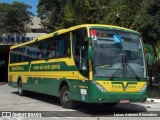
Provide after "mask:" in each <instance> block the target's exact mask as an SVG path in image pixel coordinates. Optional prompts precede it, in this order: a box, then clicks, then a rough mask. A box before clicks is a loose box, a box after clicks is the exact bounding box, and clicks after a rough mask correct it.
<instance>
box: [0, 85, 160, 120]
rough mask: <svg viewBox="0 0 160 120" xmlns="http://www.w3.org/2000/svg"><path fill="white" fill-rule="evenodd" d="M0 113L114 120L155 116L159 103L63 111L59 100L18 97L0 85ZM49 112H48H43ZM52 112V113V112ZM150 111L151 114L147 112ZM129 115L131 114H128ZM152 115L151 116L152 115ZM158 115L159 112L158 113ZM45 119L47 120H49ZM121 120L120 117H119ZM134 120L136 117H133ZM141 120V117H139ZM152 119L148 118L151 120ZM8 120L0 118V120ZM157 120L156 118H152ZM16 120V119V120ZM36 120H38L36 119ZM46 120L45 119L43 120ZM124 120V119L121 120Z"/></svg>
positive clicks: (14, 90) (11, 90)
mask: <svg viewBox="0 0 160 120" xmlns="http://www.w3.org/2000/svg"><path fill="white" fill-rule="evenodd" d="M0 111H19V112H25V111H44V112H42V115H43V116H46V117H47V116H51V118H54V119H60V118H62V117H64V118H65V119H67V120H68V119H69V118H70V119H75V118H76V119H81V118H83V117H87V119H88V120H89V119H95V120H99V119H102V120H103V119H106V117H109V118H108V119H111V116H112V117H113V116H115V117H113V118H114V119H116V118H117V117H116V116H123V115H128V116H129V115H134V116H136V115H140V113H141V114H150V113H153V114H157V112H154V111H160V103H155V102H147V103H126V104H118V105H116V106H115V107H113V108H108V107H103V106H101V105H93V104H85V103H81V104H80V107H79V108H78V109H76V110H75V109H74V110H73V109H65V108H63V107H62V106H61V105H60V102H59V99H58V98H56V97H53V96H48V95H43V94H36V93H30V94H28V95H26V96H23V97H21V96H19V95H18V93H17V89H15V88H11V87H9V86H8V85H7V84H4V85H0ZM45 111H50V112H45ZM53 111H54V112H53ZM149 111H151V112H149ZM129 113H131V114H129ZM153 114H152V115H153ZM158 114H160V112H158ZM51 118H49V117H48V118H47V119H51ZM64 118H63V119H64ZM121 118H122V117H121ZM134 118H136V117H134ZM141 118H142V117H141ZM151 118H152V117H148V119H151ZM1 119H3V120H8V119H6V118H0V120H1ZM35 119H36V118H35ZM154 119H157V117H154ZM16 120H17V119H16ZM37 120H39V119H38V118H37ZM45 120H46V119H45ZM123 120H125V119H123ZM145 120H146V119H145Z"/></svg>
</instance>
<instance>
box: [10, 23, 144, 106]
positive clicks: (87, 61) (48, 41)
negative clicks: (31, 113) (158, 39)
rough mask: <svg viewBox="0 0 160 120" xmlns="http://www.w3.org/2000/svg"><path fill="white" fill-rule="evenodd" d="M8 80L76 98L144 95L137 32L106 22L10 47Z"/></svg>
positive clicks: (137, 98) (21, 88) (68, 101)
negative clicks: (105, 23) (106, 23)
mask: <svg viewBox="0 0 160 120" xmlns="http://www.w3.org/2000/svg"><path fill="white" fill-rule="evenodd" d="M9 58H10V59H9V68H8V72H9V73H8V84H9V86H12V87H16V88H18V93H19V95H23V93H24V92H25V91H32V92H37V93H42V94H47V95H52V96H57V97H59V98H60V101H61V104H62V106H63V107H66V108H73V107H74V106H75V102H76V101H81V102H87V103H102V104H104V105H106V104H110V105H115V104H116V103H123V102H141V101H145V100H146V99H147V79H146V76H147V75H146V63H145V57H144V48H143V42H142V38H141V35H140V33H139V32H137V31H134V30H130V29H126V28H122V27H118V26H110V25H101V24H84V25H78V26H74V27H71V28H68V29H62V30H59V31H56V32H53V33H51V34H47V35H45V36H42V37H39V38H37V39H35V40H31V41H29V42H26V43H22V44H19V45H15V46H12V47H11V48H10V57H9Z"/></svg>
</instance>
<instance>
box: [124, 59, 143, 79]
mask: <svg viewBox="0 0 160 120" xmlns="http://www.w3.org/2000/svg"><path fill="white" fill-rule="evenodd" d="M126 65H127V66H128V68H129V69H130V70H131V71H132V73H133V74H134V75H135V76H136V77H135V78H136V79H137V80H138V81H140V78H139V76H138V75H137V74H136V73H135V71H134V70H133V69H132V67H131V66H130V65H129V64H128V63H127V60H126Z"/></svg>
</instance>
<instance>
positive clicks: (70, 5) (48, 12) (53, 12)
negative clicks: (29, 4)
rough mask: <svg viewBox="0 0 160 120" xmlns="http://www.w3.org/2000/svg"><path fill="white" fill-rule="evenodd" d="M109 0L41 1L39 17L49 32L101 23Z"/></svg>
mask: <svg viewBox="0 0 160 120" xmlns="http://www.w3.org/2000/svg"><path fill="white" fill-rule="evenodd" d="M107 1H109V0H105V1H104V0H53V1H50V0H39V4H38V16H39V17H40V18H41V20H42V25H43V26H44V28H46V29H48V31H55V30H58V29H61V28H67V27H71V26H73V25H78V24H84V23H101V21H103V18H104V16H105V14H104V13H105V10H106V7H105V4H106V3H107Z"/></svg>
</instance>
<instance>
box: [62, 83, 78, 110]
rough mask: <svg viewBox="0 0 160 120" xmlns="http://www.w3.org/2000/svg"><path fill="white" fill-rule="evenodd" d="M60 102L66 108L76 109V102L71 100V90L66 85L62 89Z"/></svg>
mask: <svg viewBox="0 0 160 120" xmlns="http://www.w3.org/2000/svg"><path fill="white" fill-rule="evenodd" d="M60 101H61V104H62V106H63V107H65V108H74V107H75V101H73V100H71V94H70V91H69V88H68V87H67V86H66V85H65V86H63V87H62V89H61V93H60Z"/></svg>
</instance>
